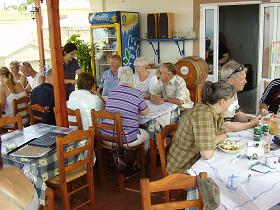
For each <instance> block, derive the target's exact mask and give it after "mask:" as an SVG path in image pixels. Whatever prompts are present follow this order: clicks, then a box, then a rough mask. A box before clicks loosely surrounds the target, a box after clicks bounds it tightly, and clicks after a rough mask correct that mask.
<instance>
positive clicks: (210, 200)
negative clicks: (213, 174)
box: [197, 176, 221, 210]
mask: <svg viewBox="0 0 280 210" xmlns="http://www.w3.org/2000/svg"><path fill="white" fill-rule="evenodd" d="M197 184H198V189H199V191H200V193H201V198H202V201H203V210H214V209H216V208H218V207H219V206H220V203H221V201H220V188H219V186H218V185H217V184H216V182H214V180H213V179H211V178H210V177H206V178H202V179H201V178H200V177H199V176H197Z"/></svg>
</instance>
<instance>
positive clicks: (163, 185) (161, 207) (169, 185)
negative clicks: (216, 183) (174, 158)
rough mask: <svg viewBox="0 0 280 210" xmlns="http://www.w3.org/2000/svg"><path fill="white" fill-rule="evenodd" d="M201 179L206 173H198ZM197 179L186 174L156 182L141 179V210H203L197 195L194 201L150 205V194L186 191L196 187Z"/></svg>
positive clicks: (173, 175)
mask: <svg viewBox="0 0 280 210" xmlns="http://www.w3.org/2000/svg"><path fill="white" fill-rule="evenodd" d="M199 176H200V177H201V178H206V177H207V173H205V172H202V173H199ZM196 179H197V177H196V176H189V175H186V174H172V175H169V176H166V177H164V178H162V179H160V180H158V181H154V182H150V181H149V179H141V180H140V186H141V199H142V209H143V210H174V209H185V208H192V207H194V208H195V207H197V208H198V210H202V209H203V201H202V198H201V195H200V192H199V193H198V198H197V199H195V200H183V201H173V202H168V203H160V204H154V205H152V203H151V193H156V192H162V191H170V190H179V189H180V190H187V189H189V188H192V187H197V180H196Z"/></svg>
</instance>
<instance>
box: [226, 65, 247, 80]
mask: <svg viewBox="0 0 280 210" xmlns="http://www.w3.org/2000/svg"><path fill="white" fill-rule="evenodd" d="M243 69H245V67H244V66H243V65H242V64H241V65H240V66H238V67H237V68H236V69H235V70H234V71H233V72H232V73H231V74H230V75H229V76H228V77H227V79H229V78H230V77H231V76H232V75H234V74H236V73H238V72H241V71H243Z"/></svg>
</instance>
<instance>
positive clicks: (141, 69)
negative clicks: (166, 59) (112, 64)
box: [134, 57, 158, 99]
mask: <svg viewBox="0 0 280 210" xmlns="http://www.w3.org/2000/svg"><path fill="white" fill-rule="evenodd" d="M134 66H135V86H136V89H138V90H140V91H141V92H142V94H143V96H144V98H145V99H151V93H152V90H153V89H154V88H155V86H156V85H157V83H158V79H157V77H156V75H153V74H152V73H150V72H148V71H147V66H148V62H147V61H146V60H145V58H143V57H139V58H136V60H135V62H134Z"/></svg>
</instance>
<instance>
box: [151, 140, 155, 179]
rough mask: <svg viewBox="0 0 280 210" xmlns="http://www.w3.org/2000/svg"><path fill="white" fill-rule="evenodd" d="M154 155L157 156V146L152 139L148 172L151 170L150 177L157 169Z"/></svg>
mask: <svg viewBox="0 0 280 210" xmlns="http://www.w3.org/2000/svg"><path fill="white" fill-rule="evenodd" d="M156 155H157V146H156V143H155V141H154V140H153V139H150V170H151V176H154V175H155V173H156V169H157V161H156V158H157V157H156Z"/></svg>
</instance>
